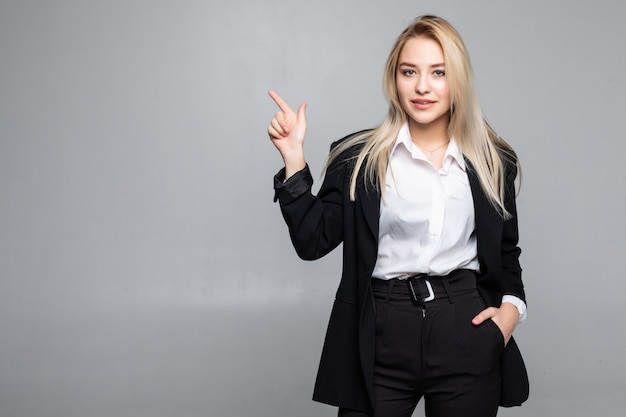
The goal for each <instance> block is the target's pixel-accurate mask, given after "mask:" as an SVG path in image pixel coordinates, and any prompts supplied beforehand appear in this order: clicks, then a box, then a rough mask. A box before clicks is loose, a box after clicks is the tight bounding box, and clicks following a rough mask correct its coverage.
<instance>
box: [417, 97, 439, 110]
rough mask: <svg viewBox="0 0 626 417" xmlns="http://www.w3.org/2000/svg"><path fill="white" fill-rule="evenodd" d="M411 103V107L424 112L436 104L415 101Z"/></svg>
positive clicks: (426, 101)
mask: <svg viewBox="0 0 626 417" xmlns="http://www.w3.org/2000/svg"><path fill="white" fill-rule="evenodd" d="M411 103H413V107H415V108H417V109H418V110H426V109H428V108H430V107H432V106H433V105H434V104H435V103H436V102H435V101H432V100H424V99H416V100H411Z"/></svg>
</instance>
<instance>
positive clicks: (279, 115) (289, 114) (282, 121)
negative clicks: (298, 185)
mask: <svg viewBox="0 0 626 417" xmlns="http://www.w3.org/2000/svg"><path fill="white" fill-rule="evenodd" d="M269 95H270V97H271V98H272V100H274V102H275V103H276V105H277V106H278V108H279V111H278V112H276V115H275V116H274V118H273V119H272V121H271V122H270V126H269V127H268V128H267V133H268V134H269V136H270V140H271V141H272V143H273V144H274V146H276V149H278V152H280V156H282V158H283V161H284V163H285V179H287V178H289V177H291V176H292V175H293V174H295V173H296V172H298V171H301V170H302V169H304V167H305V165H306V162H305V159H304V137H305V136H306V106H307V104H306V103H302V104H301V105H300V107H299V108H298V112H297V113H296V112H294V111H293V110H292V109H291V107H289V105H288V104H287V103H286V102H285V100H283V99H282V97H281V96H279V95H278V93H276V92H275V91H272V90H270V91H269Z"/></svg>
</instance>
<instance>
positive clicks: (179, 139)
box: [0, 0, 626, 417]
mask: <svg viewBox="0 0 626 417" xmlns="http://www.w3.org/2000/svg"><path fill="white" fill-rule="evenodd" d="M423 13H437V14H440V15H442V16H444V17H446V18H447V19H449V20H450V21H451V22H452V23H453V24H454V25H455V26H456V27H457V29H458V30H459V31H460V32H461V34H462V36H463V37H464V39H465V41H466V43H467V45H468V47H469V49H470V52H471V55H472V60H473V63H474V67H475V71H476V79H477V84H478V88H479V92H480V96H481V100H482V103H483V105H484V109H485V112H486V114H487V115H488V117H489V119H490V121H491V122H492V123H493V124H494V126H495V127H496V129H497V130H498V131H499V132H500V133H501V134H502V135H503V136H504V137H505V138H506V139H507V140H508V141H509V142H510V143H511V144H512V145H513V146H514V147H515V149H516V150H517V151H518V153H519V155H520V157H521V161H522V164H523V167H524V181H523V185H522V192H521V195H520V197H519V199H518V204H519V215H520V228H521V246H522V248H523V255H522V263H523V267H524V279H525V283H526V287H527V291H528V300H529V309H530V310H529V311H530V312H529V319H528V322H527V323H526V324H524V325H523V326H521V327H519V328H518V330H517V333H516V334H517V338H518V342H519V344H520V345H521V348H522V349H523V352H524V354H525V358H526V361H527V365H528V369H529V372H530V376H531V381H532V392H531V398H530V400H529V401H528V402H527V403H526V404H525V405H524V406H523V407H521V408H517V409H512V410H503V411H502V412H501V415H503V416H570V417H574V416H588V415H597V416H621V415H623V411H621V408H622V407H623V398H624V394H626V376H625V375H626V361H625V360H624V352H625V351H626V337H625V335H624V313H625V312H626V310H625V308H624V290H626V283H625V280H624V275H625V274H624V265H623V252H624V244H623V236H624V232H625V231H626V228H625V226H626V224H625V220H624V215H623V210H624V208H623V207H624V205H625V204H624V203H625V201H624V198H625V197H624V195H625V193H624V192H623V187H624V182H625V180H626V175H625V170H624V167H623V165H622V162H623V159H624V152H625V151H626V145H625V144H624V128H623V117H624V110H625V109H624V100H623V98H624V96H625V95H626V81H625V78H624V74H625V73H626V53H625V49H624V46H623V40H624V39H625V38H626V29H624V25H623V22H624V20H625V18H626V6H625V4H624V2H622V1H617V0H615V1H609V0H602V1H600V0H595V1H593V2H592V1H576V2H569V1H565V0H561V1H550V2H546V1H537V0H532V1H531V0H527V1H524V2H503V1H496V0H493V1H488V0H481V1H472V2H468V1H462V0H458V1H439V2H433V1H401V0H395V1H384V2H383V1H373V0H369V1H364V0H345V1H339V0H316V1H311V2H296V1H287V0H265V1H258V0H230V1H228V2H218V1H188V0H185V1H163V0H159V1H154V0H153V1H148V0H144V1H140V0H130V1H106V2H103V1H77V0H75V1H71V0H65V1H63V0H59V1H18V0H1V1H0V59H1V67H0V416H2V417H25V416H28V417H34V416H46V417H53V416H64V417H68V416H81V417H97V416H128V417H141V416H151V417H157V416H274V417H275V416H333V415H335V410H334V408H331V407H328V406H325V405H321V404H317V403H314V402H312V401H310V396H311V391H312V385H313V381H314V377H315V372H316V367H317V361H318V358H319V353H320V349H321V345H322V342H323V336H324V331H325V327H326V322H327V319H328V314H329V312H330V306H331V303H332V299H333V296H334V292H335V289H336V286H337V283H338V280H339V270H340V257H339V254H338V253H333V254H331V255H329V256H328V257H326V258H325V259H322V260H320V261H317V262H313V263H311V262H303V261H300V260H299V259H298V258H297V257H296V255H295V253H294V251H293V249H292V248H291V245H290V242H289V239H288V235H287V231H286V228H285V226H284V224H283V222H282V218H281V217H280V214H279V209H278V206H277V205H275V204H274V203H273V202H272V196H273V194H272V189H271V187H272V176H273V174H274V173H275V172H276V171H277V170H278V168H280V166H281V161H280V158H279V155H278V153H277V152H276V151H275V149H274V148H273V146H272V145H271V143H270V142H269V140H268V139H267V136H266V133H265V129H266V126H267V125H268V123H269V120H270V119H271V117H272V116H273V114H274V111H275V106H274V105H273V103H272V102H271V100H270V99H269V97H268V96H267V95H266V91H267V90H268V89H269V88H273V89H276V90H277V91H278V92H280V93H281V94H282V95H283V96H284V97H285V98H286V99H287V100H288V102H290V103H291V104H292V105H293V106H294V107H296V106H297V105H298V104H299V103H300V102H301V101H305V100H306V101H307V102H308V103H309V111H308V121H309V134H308V137H307V143H306V152H307V158H308V161H309V163H310V165H311V167H312V169H313V172H314V173H316V175H318V174H319V173H320V172H321V167H322V164H323V162H324V158H325V156H326V153H327V150H328V146H329V144H330V142H331V141H333V140H335V139H337V138H339V137H341V136H343V135H344V134H347V133H350V132H352V131H356V130H360V129H363V128H368V127H372V126H374V125H376V124H378V123H379V122H380V121H381V120H382V118H383V117H384V115H385V112H386V104H385V103H384V100H383V98H382V93H381V87H380V85H381V82H380V79H381V75H382V67H383V63H384V60H385V58H386V56H387V54H388V51H389V49H390V47H391V44H392V42H393V40H394V39H395V37H396V36H397V35H398V33H399V32H400V31H401V30H402V29H403V28H404V27H405V25H406V24H408V23H409V22H410V21H411V20H412V19H413V18H414V17H415V16H417V15H420V14H423ZM317 186H319V182H318V184H317V185H316V187H317ZM416 415H422V412H421V411H417V412H416Z"/></svg>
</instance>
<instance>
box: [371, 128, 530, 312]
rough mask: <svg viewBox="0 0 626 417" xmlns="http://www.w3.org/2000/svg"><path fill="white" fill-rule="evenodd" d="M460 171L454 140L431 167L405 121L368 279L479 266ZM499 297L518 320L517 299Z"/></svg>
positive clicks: (523, 308)
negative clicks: (512, 307) (511, 307)
mask: <svg viewBox="0 0 626 417" xmlns="http://www.w3.org/2000/svg"><path fill="white" fill-rule="evenodd" d="M465 170H466V166H465V160H464V159H463V155H462V154H461V152H460V151H459V149H458V147H457V145H456V143H455V141H454V139H451V140H450V143H449V144H448V147H447V150H446V152H445V155H444V157H443V165H442V167H441V169H439V170H437V169H435V168H434V167H433V165H432V164H431V163H430V162H429V161H428V159H427V158H426V156H425V155H424V153H423V152H422V151H421V149H420V148H419V147H418V146H416V145H415V144H414V143H413V141H412V140H411V135H410V132H409V127H408V124H407V123H405V125H404V126H403V127H402V129H401V130H400V133H399V134H398V138H397V139H396V143H395V145H394V146H393V148H392V149H391V157H390V160H389V167H388V168H387V176H386V180H385V200H382V199H381V204H380V220H379V238H378V242H379V243H378V258H377V259H376V265H375V267H374V272H373V274H372V276H373V277H374V278H379V279H391V278H404V277H407V276H409V275H414V274H418V273H426V274H430V275H447V274H449V273H450V272H452V271H454V270H455V269H460V268H463V269H471V270H475V271H479V270H480V264H479V262H478V250H477V245H476V235H475V232H474V229H475V220H474V202H473V201H474V200H473V198H472V190H471V188H470V184H469V178H468V176H467V173H466V172H465ZM502 301H503V302H504V301H507V302H511V303H513V304H514V305H515V306H516V307H517V308H518V310H519V311H520V315H521V317H520V321H522V320H523V319H524V318H525V316H526V305H525V303H524V302H523V301H522V300H520V299H519V298H517V297H514V296H510V295H506V296H504V297H503V300H502Z"/></svg>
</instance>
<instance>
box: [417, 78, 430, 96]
mask: <svg viewBox="0 0 626 417" xmlns="http://www.w3.org/2000/svg"><path fill="white" fill-rule="evenodd" d="M415 92H416V93H418V94H426V93H429V92H430V83H429V82H428V76H426V75H420V76H419V77H418V78H417V80H416V81H415Z"/></svg>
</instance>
